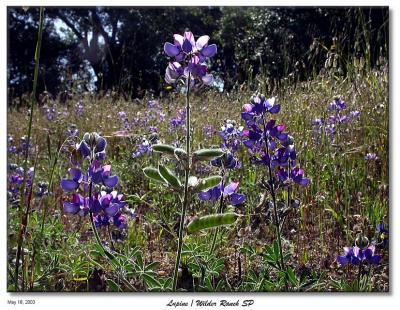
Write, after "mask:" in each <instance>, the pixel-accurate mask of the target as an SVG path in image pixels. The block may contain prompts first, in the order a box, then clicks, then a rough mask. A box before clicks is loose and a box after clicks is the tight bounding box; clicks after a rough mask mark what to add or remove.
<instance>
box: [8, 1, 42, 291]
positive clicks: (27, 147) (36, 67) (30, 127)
mask: <svg viewBox="0 0 400 310" xmlns="http://www.w3.org/2000/svg"><path fill="white" fill-rule="evenodd" d="M43 11H44V9H43V7H40V15H39V30H38V40H37V43H36V50H35V71H34V74H33V89H32V96H31V107H30V115H29V125H28V135H27V138H26V147H25V158H24V163H23V168H24V177H23V180H24V181H23V183H22V187H21V204H20V205H19V215H20V218H21V225H20V226H21V227H20V230H22V229H25V228H23V226H24V225H23V223H22V221H23V214H22V212H23V207H24V204H25V188H26V178H27V167H28V156H29V144H30V141H31V135H32V123H33V107H34V103H35V101H36V88H37V81H38V76H39V59H40V49H41V45H42V33H43V21H44V18H43V15H44V13H43ZM22 242H23V240H22V241H21V243H20V244H21V247H22ZM20 251H21V250H20V246H18V249H17V260H16V262H15V284H14V288H15V291H16V292H17V291H18V273H19V257H18V256H19V255H20Z"/></svg>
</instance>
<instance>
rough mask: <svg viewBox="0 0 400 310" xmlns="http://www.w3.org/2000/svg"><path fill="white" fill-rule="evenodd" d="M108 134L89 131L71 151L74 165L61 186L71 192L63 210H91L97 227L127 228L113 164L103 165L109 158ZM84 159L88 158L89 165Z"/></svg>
mask: <svg viewBox="0 0 400 310" xmlns="http://www.w3.org/2000/svg"><path fill="white" fill-rule="evenodd" d="M106 146H107V142H106V140H105V138H103V137H101V136H99V135H98V134H97V133H91V134H89V133H86V134H85V135H84V137H83V140H82V141H81V142H80V143H78V144H77V145H76V149H75V150H74V151H73V152H72V153H71V158H70V162H71V164H72V166H73V167H71V168H70V169H69V170H68V171H69V175H70V177H69V178H65V179H62V180H61V183H60V185H61V188H62V189H63V190H64V191H65V192H67V193H70V194H71V196H70V199H69V200H68V201H64V203H63V205H64V212H65V213H68V214H79V215H80V216H85V215H87V214H90V215H91V216H94V217H93V221H94V223H95V224H96V226H97V227H101V226H108V225H109V224H110V223H113V224H114V226H115V227H117V228H119V229H124V228H126V226H127V219H126V216H125V215H124V214H123V213H124V212H126V211H127V208H126V202H125V201H124V200H123V195H122V194H118V192H117V191H116V190H115V187H116V186H117V184H118V177H117V176H116V175H112V173H111V165H103V164H102V162H103V161H104V160H105V158H106V153H105V149H106ZM85 162H87V165H86V169H84V168H83V167H84V166H85V165H84V164H85Z"/></svg>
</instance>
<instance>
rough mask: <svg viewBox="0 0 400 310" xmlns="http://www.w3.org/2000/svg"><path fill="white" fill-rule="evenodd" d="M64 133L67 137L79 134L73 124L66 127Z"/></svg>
mask: <svg viewBox="0 0 400 310" xmlns="http://www.w3.org/2000/svg"><path fill="white" fill-rule="evenodd" d="M66 134H67V136H68V137H77V136H78V134H79V130H78V127H77V126H76V125H75V124H70V125H69V126H68V128H67V131H66Z"/></svg>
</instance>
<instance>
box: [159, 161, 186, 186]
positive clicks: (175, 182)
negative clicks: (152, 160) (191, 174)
mask: <svg viewBox="0 0 400 310" xmlns="http://www.w3.org/2000/svg"><path fill="white" fill-rule="evenodd" d="M158 172H159V173H160V175H161V177H162V178H163V179H164V180H165V181H166V182H167V183H168V184H169V185H171V186H172V187H175V188H181V187H182V184H181V181H179V179H178V178H177V177H176V175H175V174H174V173H173V172H172V171H171V170H169V169H168V168H167V167H165V166H163V165H159V166H158Z"/></svg>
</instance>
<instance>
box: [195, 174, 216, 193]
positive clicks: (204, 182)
mask: <svg viewBox="0 0 400 310" xmlns="http://www.w3.org/2000/svg"><path fill="white" fill-rule="evenodd" d="M221 181H222V177H221V176H219V175H214V176H211V177H208V178H205V179H201V180H200V182H199V183H198V184H197V185H196V187H195V188H194V191H196V192H201V191H206V190H209V189H210V188H212V187H214V186H216V185H218V184H219V183H221Z"/></svg>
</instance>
